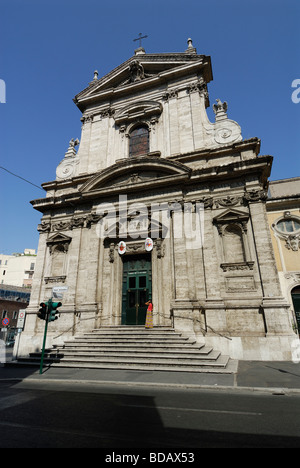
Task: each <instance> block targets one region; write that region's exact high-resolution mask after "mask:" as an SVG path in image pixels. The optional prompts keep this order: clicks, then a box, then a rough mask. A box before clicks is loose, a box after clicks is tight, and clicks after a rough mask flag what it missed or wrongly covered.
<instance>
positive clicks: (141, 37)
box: [133, 33, 148, 47]
mask: <svg viewBox="0 0 300 468" xmlns="http://www.w3.org/2000/svg"><path fill="white" fill-rule="evenodd" d="M146 37H148V36H142V33H139V37H137V38H136V39H133V42H135V41H140V45H139V47H142V39H146Z"/></svg>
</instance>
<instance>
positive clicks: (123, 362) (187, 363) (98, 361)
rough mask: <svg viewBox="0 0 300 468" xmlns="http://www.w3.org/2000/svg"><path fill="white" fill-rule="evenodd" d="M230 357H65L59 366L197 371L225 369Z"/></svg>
mask: <svg viewBox="0 0 300 468" xmlns="http://www.w3.org/2000/svg"><path fill="white" fill-rule="evenodd" d="M228 360H229V358H228V356H220V355H218V357H216V356H215V358H214V359H211V360H210V359H198V360H194V361H193V362H191V360H190V359H181V360H180V361H179V360H178V359H148V360H145V359H139V358H136V359H134V358H129V359H125V358H119V359H117V360H116V359H113V358H109V357H102V358H101V357H94V358H89V359H88V360H87V359H86V358H85V357H82V358H81V357H77V356H76V357H74V358H72V357H68V356H66V357H64V358H63V359H62V360H61V361H60V362H59V364H61V365H66V364H70V363H74V364H75V363H77V364H83V365H84V366H85V367H87V368H88V367H90V366H92V367H94V366H99V368H101V367H102V366H104V367H105V368H107V367H109V366H113V368H116V367H115V366H117V367H119V368H120V369H123V368H125V367H128V366H135V365H137V366H142V367H144V368H145V369H147V368H149V367H156V368H160V367H169V368H172V367H177V368H187V367H193V368H194V369H197V368H198V367H208V366H212V367H225V366H226V365H227V363H228ZM66 367H67V366H66Z"/></svg>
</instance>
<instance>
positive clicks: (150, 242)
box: [145, 237, 153, 252]
mask: <svg viewBox="0 0 300 468" xmlns="http://www.w3.org/2000/svg"><path fill="white" fill-rule="evenodd" d="M145 249H146V251H147V252H151V250H152V249H153V240H152V239H151V238H150V237H147V239H146V240H145Z"/></svg>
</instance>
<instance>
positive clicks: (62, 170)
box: [56, 138, 79, 180]
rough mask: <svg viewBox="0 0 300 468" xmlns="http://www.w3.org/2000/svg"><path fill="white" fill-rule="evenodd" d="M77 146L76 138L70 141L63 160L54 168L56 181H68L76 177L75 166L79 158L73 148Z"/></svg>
mask: <svg viewBox="0 0 300 468" xmlns="http://www.w3.org/2000/svg"><path fill="white" fill-rule="evenodd" d="M78 145H79V140H78V138H77V139H76V140H74V138H72V139H71V141H70V143H69V148H68V150H67V152H66V154H65V158H64V159H63V160H62V161H61V162H60V164H59V165H58V166H57V168H56V179H57V180H64V179H70V178H71V177H74V176H75V175H76V166H77V165H78V164H79V158H78V156H77V154H76V150H75V147H76V146H78Z"/></svg>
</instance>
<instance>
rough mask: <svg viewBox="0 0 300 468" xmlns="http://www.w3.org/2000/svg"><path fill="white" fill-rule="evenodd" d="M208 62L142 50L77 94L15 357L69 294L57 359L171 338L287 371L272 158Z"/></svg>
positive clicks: (56, 328)
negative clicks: (270, 196) (96, 333)
mask: <svg viewBox="0 0 300 468" xmlns="http://www.w3.org/2000/svg"><path fill="white" fill-rule="evenodd" d="M211 80H212V68H211V61H210V57H208V56H205V55H199V54H198V53H197V51H196V49H195V48H194V47H193V44H192V42H191V40H188V48H187V49H186V50H185V51H184V52H182V53H163V54H147V53H145V50H144V49H143V48H141V47H140V48H139V49H137V50H136V51H135V54H134V56H133V57H131V58H130V59H129V60H127V61H126V62H124V63H122V64H121V65H119V66H118V67H117V68H115V69H114V70H112V71H111V72H110V73H108V74H107V75H106V76H104V77H102V78H99V76H98V72H95V75H94V79H93V81H92V82H91V83H90V84H89V85H88V87H87V88H86V89H84V90H83V91H82V92H80V93H79V94H77V96H76V97H75V99H74V102H75V104H76V105H77V107H78V108H79V110H80V111H81V112H82V118H81V121H82V134H81V138H80V141H79V140H74V139H72V140H71V141H70V144H69V148H68V150H67V152H66V154H65V157H64V159H63V160H62V161H61V162H60V164H59V165H58V167H57V170H56V180H53V181H50V182H47V183H44V184H43V188H44V189H45V191H46V192H47V194H46V196H45V198H42V199H37V200H34V201H32V202H31V203H32V205H33V207H34V208H35V209H36V210H38V211H40V212H41V213H42V219H41V224H40V225H39V226H38V230H39V232H40V241H39V247H38V254H37V261H36V267H35V276H34V282H33V288H32V295H31V301H30V305H29V308H28V309H27V310H28V313H27V320H26V327H25V330H24V332H23V333H22V338H21V340H20V345H19V354H20V355H21V354H27V353H28V352H30V351H33V350H37V349H40V347H41V341H42V335H43V326H44V322H42V321H40V320H39V319H38V318H37V316H36V314H37V311H38V309H39V304H40V302H41V301H45V300H48V299H49V298H50V297H51V296H52V294H53V293H52V291H53V288H57V287H62V288H63V289H64V295H63V300H62V302H63V306H62V307H61V317H60V318H59V320H57V321H55V322H53V323H51V324H50V325H49V329H48V343H47V345H48V346H51V345H53V344H62V343H63V341H64V340H65V339H67V338H70V337H71V336H74V335H76V334H79V333H82V332H85V331H91V330H93V329H95V328H101V327H105V326H114V325H124V327H126V325H143V323H144V320H145V312H146V307H145V302H146V301H147V300H149V299H151V300H152V301H153V306H154V325H155V326H168V327H173V328H175V330H178V331H181V332H182V333H184V334H186V335H188V336H190V337H191V338H193V339H196V340H197V341H199V342H201V343H203V342H205V343H206V344H208V345H211V346H213V347H214V348H216V349H218V350H220V351H221V352H222V353H224V354H227V355H229V356H231V357H232V358H236V359H257V360H260V359H263V360H288V359H291V342H292V340H293V339H294V338H295V334H294V332H293V329H292V324H291V322H290V318H289V314H288V308H289V304H288V303H287V302H286V301H285V300H284V298H283V297H282V293H281V289H280V282H279V278H278V272H277V268H276V263H275V259H274V254H273V249H272V243H271V238H270V232H269V226H268V221H267V216H266V199H267V188H268V177H269V175H270V171H271V166H272V157H271V156H263V155H259V151H260V140H259V139H258V138H251V139H249V140H244V139H243V138H242V134H241V128H240V126H239V125H238V123H236V122H235V121H233V120H231V119H230V118H229V117H228V105H227V103H226V102H222V101H221V100H219V99H217V100H216V102H215V104H213V109H214V114H215V121H214V122H210V120H209V119H208V116H207V112H206V109H207V107H208V106H209V105H210V101H209V94H208V84H209V82H210V81H211Z"/></svg>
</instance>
